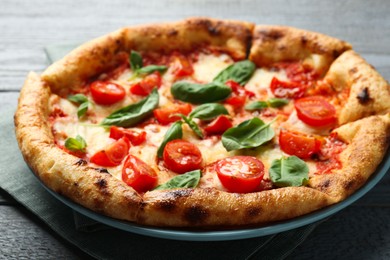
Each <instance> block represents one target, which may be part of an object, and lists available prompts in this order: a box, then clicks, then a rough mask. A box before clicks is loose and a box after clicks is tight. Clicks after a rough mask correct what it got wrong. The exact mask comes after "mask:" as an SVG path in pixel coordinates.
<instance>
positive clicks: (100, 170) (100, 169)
mask: <svg viewBox="0 0 390 260" xmlns="http://www.w3.org/2000/svg"><path fill="white" fill-rule="evenodd" d="M93 169H94V170H95V171H97V172H99V173H107V174H110V173H109V172H108V170H107V169H106V168H93Z"/></svg>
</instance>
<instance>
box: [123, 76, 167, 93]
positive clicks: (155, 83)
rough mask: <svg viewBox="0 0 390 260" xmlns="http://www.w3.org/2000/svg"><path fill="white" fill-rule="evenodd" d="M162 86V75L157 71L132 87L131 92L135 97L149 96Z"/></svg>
mask: <svg viewBox="0 0 390 260" xmlns="http://www.w3.org/2000/svg"><path fill="white" fill-rule="evenodd" d="M160 86H161V74H160V72H158V71H155V72H153V73H151V74H149V75H146V76H145V77H144V78H143V79H142V80H141V81H140V82H137V83H135V84H133V85H131V86H130V92H131V93H132V94H134V95H139V96H147V95H149V94H150V93H151V92H152V90H153V89H154V88H159V87H160Z"/></svg>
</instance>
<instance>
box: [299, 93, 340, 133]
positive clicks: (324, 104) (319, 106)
mask: <svg viewBox="0 0 390 260" xmlns="http://www.w3.org/2000/svg"><path fill="white" fill-rule="evenodd" d="M294 106H295V109H296V111H297V116H298V118H299V119H300V120H302V121H303V122H304V123H306V124H308V125H311V126H327V125H331V124H334V123H336V109H335V107H334V106H333V105H331V104H329V102H328V101H326V100H325V99H324V98H323V97H321V96H311V97H305V98H300V99H298V100H295V102H294Z"/></svg>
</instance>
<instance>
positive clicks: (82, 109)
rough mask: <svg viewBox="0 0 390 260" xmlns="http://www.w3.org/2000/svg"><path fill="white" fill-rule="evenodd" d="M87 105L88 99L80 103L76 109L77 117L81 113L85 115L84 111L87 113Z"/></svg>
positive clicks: (80, 115)
mask: <svg viewBox="0 0 390 260" xmlns="http://www.w3.org/2000/svg"><path fill="white" fill-rule="evenodd" d="M88 105H89V101H86V102H84V103H81V105H80V106H79V108H78V109H77V117H78V118H80V117H82V116H83V115H85V113H87V110H88Z"/></svg>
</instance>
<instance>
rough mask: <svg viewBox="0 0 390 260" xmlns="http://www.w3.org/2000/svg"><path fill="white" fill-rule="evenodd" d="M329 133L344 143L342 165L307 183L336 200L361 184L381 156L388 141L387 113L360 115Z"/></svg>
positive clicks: (389, 126) (388, 120) (373, 170)
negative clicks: (368, 115) (345, 146)
mask: <svg viewBox="0 0 390 260" xmlns="http://www.w3.org/2000/svg"><path fill="white" fill-rule="evenodd" d="M373 126H375V127H373ZM333 132H334V133H336V134H337V136H338V138H339V139H340V140H342V141H344V142H346V143H347V144H348V147H347V148H346V149H345V150H344V151H343V152H342V153H341V154H340V161H341V164H342V168H341V169H338V170H334V171H333V173H331V174H324V175H317V176H315V177H313V178H311V179H310V181H309V186H310V187H312V188H314V189H317V190H319V191H321V192H324V193H326V194H328V195H329V196H331V197H332V198H334V199H335V200H336V201H337V202H339V201H342V200H344V199H345V198H347V197H348V196H349V195H351V194H352V193H354V192H355V191H357V190H358V189H359V188H360V187H361V186H363V184H364V183H365V182H366V181H367V180H368V178H369V177H370V176H371V175H372V174H373V173H374V172H375V169H376V168H377V167H378V165H379V164H380V162H381V161H382V159H383V158H384V156H385V154H386V150H387V148H388V146H389V140H390V114H387V115H383V116H371V117H367V118H363V119H361V120H358V121H355V122H353V123H349V124H346V125H343V126H341V127H339V128H337V129H335V130H334V131H333Z"/></svg>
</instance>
